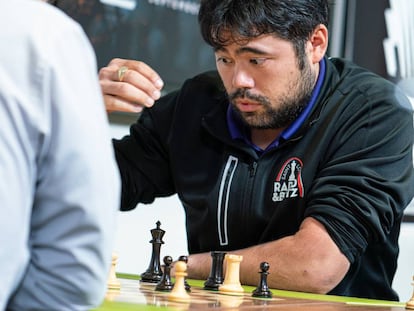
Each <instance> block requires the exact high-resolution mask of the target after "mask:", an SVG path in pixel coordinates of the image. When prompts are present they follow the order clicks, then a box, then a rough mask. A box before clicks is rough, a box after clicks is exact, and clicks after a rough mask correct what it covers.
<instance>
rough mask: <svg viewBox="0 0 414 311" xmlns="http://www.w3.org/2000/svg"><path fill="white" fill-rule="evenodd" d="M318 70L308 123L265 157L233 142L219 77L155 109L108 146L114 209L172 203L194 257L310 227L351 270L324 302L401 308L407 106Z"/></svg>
mask: <svg viewBox="0 0 414 311" xmlns="http://www.w3.org/2000/svg"><path fill="white" fill-rule="evenodd" d="M326 64H327V66H326V76H325V79H324V82H323V86H322V89H321V91H320V94H319V96H318V99H317V103H316V105H315V106H314V108H313V110H312V111H311V113H310V115H309V117H308V118H307V120H306V121H305V122H304V123H303V124H302V126H301V127H300V128H299V130H298V131H297V132H296V133H295V134H294V135H293V136H292V137H291V138H290V139H288V140H287V141H282V142H281V143H280V145H279V146H278V147H277V148H274V149H273V150H271V151H268V152H266V153H264V154H262V155H261V156H258V155H257V154H256V152H255V151H254V150H253V149H252V148H251V147H249V146H248V145H247V144H245V143H244V142H242V141H239V140H232V139H231V137H230V134H229V130H228V127H227V120H226V112H227V108H228V101H227V99H226V95H225V92H224V89H223V86H222V84H221V80H220V78H219V76H218V75H217V73H216V72H209V73H205V74H202V75H199V76H197V77H195V78H193V79H190V80H188V81H186V82H185V83H184V85H183V86H182V88H181V89H180V90H179V91H177V92H173V93H171V94H169V95H166V96H164V97H163V98H161V99H160V100H159V101H157V103H156V104H155V105H154V107H152V108H151V109H146V110H145V111H144V112H143V113H142V115H141V116H140V118H139V119H138V121H137V122H136V123H135V124H134V125H132V126H131V132H130V135H129V136H126V137H124V138H123V139H121V140H115V141H114V146H115V150H116V156H117V160H118V164H119V167H120V171H121V175H122V181H123V190H122V207H121V209H122V210H130V209H133V208H135V207H136V205H137V203H139V202H141V203H151V202H153V200H154V199H155V198H156V197H162V196H169V195H172V194H174V193H177V194H178V196H179V198H180V200H181V202H182V204H183V206H184V209H185V212H186V227H187V228H186V229H187V239H188V248H189V252H190V254H191V253H199V252H208V251H212V250H226V251H230V250H236V249H240V248H245V247H248V246H251V245H255V244H259V243H263V242H267V241H271V240H276V239H279V238H282V237H285V236H288V235H292V234H294V233H295V232H296V231H297V230H298V229H299V226H300V224H301V222H302V221H303V219H304V218H305V217H309V216H311V217H314V218H315V219H317V220H318V221H320V222H321V223H322V224H323V225H324V226H325V227H326V229H327V230H328V232H329V234H330V236H331V238H332V239H333V240H334V241H335V243H336V244H337V245H338V247H339V248H340V250H341V251H342V252H343V254H344V255H345V256H346V257H347V258H348V260H349V261H350V263H351V267H350V269H349V271H348V273H347V274H346V276H345V278H344V279H343V280H342V281H341V283H340V284H339V285H338V286H337V287H336V288H335V289H333V290H332V291H331V294H336V295H346V296H355V297H368V298H376V299H389V300H396V299H398V297H397V294H396V293H395V292H394V291H393V290H392V288H391V284H392V280H393V277H394V274H395V270H396V266H397V257H398V252H399V249H398V236H399V231H400V222H401V219H402V215H403V211H404V208H405V207H406V206H407V205H408V204H409V202H410V200H411V198H412V197H413V194H414V179H413V160H412V144H413V116H412V112H411V110H410V109H409V107H410V106H409V102H408V100H407V98H406V97H405V96H404V95H402V94H401V93H400V92H399V90H398V89H397V88H396V87H395V86H394V85H393V84H391V83H390V82H388V81H386V80H385V79H383V78H381V77H378V76H376V75H374V74H372V73H370V72H368V71H366V70H364V69H362V68H360V67H357V66H356V65H354V64H352V63H349V62H346V61H343V60H340V59H326Z"/></svg>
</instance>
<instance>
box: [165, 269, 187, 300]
mask: <svg viewBox="0 0 414 311" xmlns="http://www.w3.org/2000/svg"><path fill="white" fill-rule="evenodd" d="M174 268H175V283H174V287H173V289H172V290H171V292H170V294H169V295H168V300H171V301H178V302H188V301H190V300H191V297H190V295H189V294H188V293H187V291H186V289H185V282H184V281H185V277H186V276H187V272H186V271H187V264H186V263H185V262H184V261H177V262H176V263H175V264H174Z"/></svg>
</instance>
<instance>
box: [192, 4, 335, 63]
mask: <svg viewBox="0 0 414 311" xmlns="http://www.w3.org/2000/svg"><path fill="white" fill-rule="evenodd" d="M198 21H199V24H200V29H201V35H202V36H203V38H204V40H205V41H206V42H207V43H208V44H209V45H211V46H212V47H213V48H214V49H220V48H221V47H223V46H225V45H226V44H228V43H229V42H230V41H231V40H244V39H246V40H249V39H251V38H255V37H258V36H260V35H263V34H274V35H275V36H276V37H279V38H281V39H285V40H288V41H290V42H292V43H293V46H294V48H295V52H296V54H297V56H298V58H299V61H300V60H301V59H302V57H304V54H305V43H306V41H307V40H308V39H309V38H310V35H311V34H312V32H313V31H314V29H315V27H316V26H318V25H320V24H324V25H325V26H326V27H328V23H329V5H328V0H201V4H200V10H199V14H198ZM224 31H229V32H230V34H231V37H228V36H223V32H224Z"/></svg>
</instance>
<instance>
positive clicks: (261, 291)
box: [252, 262, 272, 298]
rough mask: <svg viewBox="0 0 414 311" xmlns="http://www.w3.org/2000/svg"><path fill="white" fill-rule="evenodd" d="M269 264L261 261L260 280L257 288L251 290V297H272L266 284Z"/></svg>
mask: <svg viewBox="0 0 414 311" xmlns="http://www.w3.org/2000/svg"><path fill="white" fill-rule="evenodd" d="M268 271H269V264H268V263H267V262H262V263H261V264H260V272H259V273H260V282H259V285H258V286H257V288H256V289H255V290H254V291H253V293H252V296H253V297H261V298H272V292H271V291H270V289H269V287H268V286H267V276H268V274H269V272H268Z"/></svg>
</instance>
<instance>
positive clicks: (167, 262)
mask: <svg viewBox="0 0 414 311" xmlns="http://www.w3.org/2000/svg"><path fill="white" fill-rule="evenodd" d="M172 262H173V259H172V257H171V256H165V257H164V272H163V274H162V277H161V280H160V281H159V282H158V284H157V286H155V290H158V291H164V292H170V291H171V290H172V289H173V283H172V282H171V267H172Z"/></svg>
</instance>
